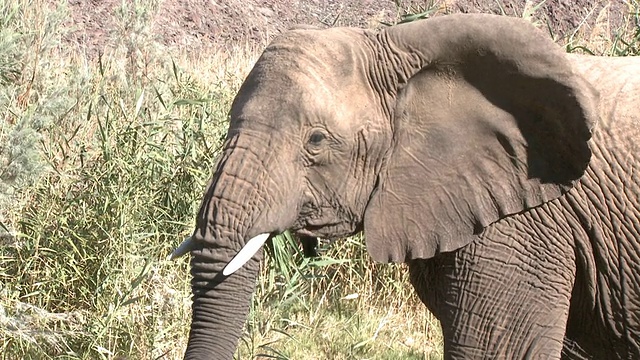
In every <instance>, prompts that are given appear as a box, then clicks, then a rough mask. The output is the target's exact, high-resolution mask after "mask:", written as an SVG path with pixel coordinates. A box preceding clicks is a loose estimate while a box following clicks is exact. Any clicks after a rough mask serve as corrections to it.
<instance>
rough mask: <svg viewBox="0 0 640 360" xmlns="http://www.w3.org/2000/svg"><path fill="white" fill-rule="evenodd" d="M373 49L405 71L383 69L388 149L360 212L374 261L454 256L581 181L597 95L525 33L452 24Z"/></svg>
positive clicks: (413, 29)
mask: <svg viewBox="0 0 640 360" xmlns="http://www.w3.org/2000/svg"><path fill="white" fill-rule="evenodd" d="M379 38H380V39H384V41H385V42H386V46H389V47H392V48H393V53H394V56H396V61H390V63H394V64H395V65H394V66H400V67H402V64H403V63H404V64H409V63H410V65H407V67H405V68H402V69H400V70H398V69H393V71H395V72H396V76H397V80H398V81H397V86H396V89H395V90H396V91H397V96H396V101H395V105H394V108H395V110H394V111H393V114H394V115H393V119H392V122H393V124H392V125H393V126H392V127H393V129H394V130H393V131H394V144H393V145H392V148H391V149H390V151H389V154H388V158H387V159H386V164H385V168H384V169H383V171H382V172H381V174H380V178H379V182H378V187H377V188H376V190H375V191H374V193H373V194H372V197H371V199H370V201H369V204H368V205H367V209H366V212H365V219H364V231H365V235H366V239H367V248H368V249H369V253H370V254H371V256H372V257H373V258H374V259H375V260H377V261H381V262H388V261H395V262H401V261H408V260H411V259H417V258H430V257H433V256H434V255H436V254H438V253H441V252H447V251H453V250H456V249H458V248H460V247H462V246H465V245H467V244H468V243H470V242H471V241H473V240H474V239H475V238H477V237H478V236H479V235H481V233H482V231H483V229H484V228H485V227H487V226H488V225H490V224H492V223H494V222H496V221H498V220H499V219H501V218H503V217H505V216H508V215H511V214H515V213H519V212H522V211H526V210H528V209H531V208H533V207H536V206H539V205H541V204H543V203H545V202H547V201H550V200H553V199H555V198H557V197H559V196H561V195H562V194H563V193H565V192H566V191H568V190H569V189H570V188H571V187H572V185H573V183H574V182H575V181H576V180H577V179H579V178H580V177H581V176H582V174H583V173H584V171H585V169H586V167H587V165H588V163H589V159H590V156H591V151H590V149H589V147H588V144H587V142H588V140H589V139H590V136H591V128H592V126H593V125H594V124H595V122H596V113H595V110H594V106H595V101H596V98H597V96H596V95H595V93H594V91H593V90H592V88H591V87H590V86H589V85H588V84H587V83H586V82H585V81H583V80H582V79H581V78H580V77H579V76H578V75H576V74H574V73H573V71H572V68H571V66H570V64H569V62H568V60H567V58H566V56H565V54H564V52H563V51H562V50H561V49H560V48H559V47H557V46H555V44H553V43H552V42H551V41H550V40H548V39H546V38H545V37H544V36H543V35H541V34H540V33H539V32H538V31H537V30H536V29H535V28H534V27H533V26H531V25H530V24H528V23H526V22H524V21H522V20H516V19H511V18H506V17H494V16H488V15H456V16H447V17H442V18H436V19H432V20H425V21H423V22H418V23H414V24H408V25H403V26H398V27H396V29H394V28H391V29H390V30H389V33H387V34H381V36H380V37H379ZM427 45H428V46H427ZM416 58H417V59H419V61H416V60H415V59H416ZM403 59H410V60H411V61H405V60H403ZM416 62H419V63H420V66H418V67H417V68H416V69H413V70H411V69H410V68H409V67H410V66H415V65H414V64H416ZM398 64H400V65H398ZM403 75H404V77H405V78H406V79H407V80H405V81H402V77H403Z"/></svg>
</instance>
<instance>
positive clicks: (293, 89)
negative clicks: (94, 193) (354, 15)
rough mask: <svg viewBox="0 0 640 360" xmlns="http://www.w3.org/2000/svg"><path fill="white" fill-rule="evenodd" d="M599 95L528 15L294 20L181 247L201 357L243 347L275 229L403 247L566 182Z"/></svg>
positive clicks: (464, 239) (252, 77)
mask: <svg viewBox="0 0 640 360" xmlns="http://www.w3.org/2000/svg"><path fill="white" fill-rule="evenodd" d="M595 96H596V95H595V94H594V91H593V90H592V89H591V88H590V87H589V86H588V85H587V83H586V82H585V81H584V80H583V79H582V78H581V77H580V76H578V75H577V74H575V73H574V71H573V69H572V67H571V64H570V62H569V61H568V60H567V57H566V55H565V54H564V52H563V51H562V49H561V48H559V47H557V46H556V45H555V44H554V43H553V42H551V41H550V40H549V39H547V38H546V37H545V36H544V35H543V34H541V33H540V32H538V30H536V29H535V28H534V27H533V26H532V25H530V24H529V23H527V22H526V21H524V20H520V19H514V18H507V17H497V16H491V15H451V16H445V17H439V18H434V19H429V20H424V21H420V22H415V23H409V24H404V25H399V26H395V27H390V28H387V29H384V30H382V31H379V32H372V31H367V30H360V29H351V28H334V29H326V30H317V29H308V28H307V29H299V30H292V31H289V32H287V33H285V34H283V35H281V36H280V37H279V38H277V39H276V40H275V41H274V42H273V43H271V44H270V45H269V46H268V47H267V48H266V50H265V51H264V53H263V54H262V56H261V57H260V59H259V60H258V61H257V63H256V65H255V67H254V68H253V70H252V71H251V72H250V74H249V75H248V77H247V78H246V80H245V82H244V84H243V85H242V87H241V88H240V90H239V92H238V94H237V97H236V99H235V101H234V103H233V105H232V108H231V113H230V114H231V120H230V127H229V131H228V135H227V138H226V142H225V145H224V151H223V154H222V155H221V158H220V159H219V161H218V163H217V166H216V169H215V173H214V176H213V179H212V180H211V182H210V184H209V185H208V187H207V190H206V192H205V195H204V200H203V202H202V205H201V208H200V211H199V214H198V217H197V224H196V229H195V231H194V233H193V235H192V236H191V238H190V239H189V240H188V241H187V242H186V243H185V245H184V246H182V247H181V248H180V249H179V250H177V251H176V255H179V254H180V253H184V252H187V251H190V252H191V256H192V258H191V274H192V276H193V280H192V287H193V319H192V325H191V332H190V337H189V344H188V348H187V353H186V358H194V359H196V358H197V359H203V358H231V357H232V355H233V352H234V349H235V347H236V345H237V341H238V338H239V336H240V333H241V329H242V326H243V324H244V322H245V319H246V316H247V312H248V309H249V302H250V298H251V294H252V292H253V289H254V286H255V281H256V277H257V274H258V264H259V261H260V259H261V257H262V252H261V250H260V246H261V245H262V244H263V243H264V241H266V240H267V238H268V237H269V236H271V235H273V234H278V233H281V232H283V231H284V230H287V229H290V230H292V231H293V232H295V233H296V234H298V235H299V236H302V237H305V238H313V237H324V238H337V237H342V236H346V235H350V234H354V233H356V232H358V231H360V230H364V233H365V236H366V242H367V248H368V250H369V253H370V254H371V256H372V257H373V258H374V259H375V260H378V261H382V262H388V261H396V262H402V261H409V260H411V259H416V258H430V257H433V256H435V255H437V254H439V253H442V252H449V251H454V250H456V249H459V248H460V247H463V246H465V245H466V244H469V243H470V242H471V241H473V240H474V239H476V238H477V237H478V236H480V234H481V233H482V231H483V229H484V228H485V227H486V226H488V225H490V224H492V223H494V222H496V221H498V220H499V219H500V218H502V217H505V216H508V215H510V214H514V213H518V212H522V211H525V210H527V209H530V208H532V207H535V206H538V205H540V204H542V203H544V202H547V201H550V200H553V199H555V198H557V197H559V196H560V195H562V194H563V193H564V192H566V191H568V190H569V189H570V188H571V187H572V185H573V183H574V182H575V181H576V180H577V179H579V178H580V177H581V176H582V174H583V173H584V171H585V169H586V167H587V165H588V163H589V159H590V156H591V151H590V149H589V146H588V141H589V139H590V137H591V129H592V127H593V125H594V122H595V121H596V120H595V119H596V115H595V111H594V108H593V105H592V104H593V103H594V98H595ZM254 254H255V255H254ZM236 270H237V271H236Z"/></svg>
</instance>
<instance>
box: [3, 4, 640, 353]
mask: <svg viewBox="0 0 640 360" xmlns="http://www.w3.org/2000/svg"><path fill="white" fill-rule="evenodd" d="M65 4H66V2H60V3H59V4H56V3H52V2H51V1H44V0H0V109H1V110H0V225H1V226H0V354H2V355H0V357H1V358H2V359H49V358H56V359H57V358H60V359H113V358H117V357H120V356H124V357H126V358H132V359H154V358H163V359H178V358H181V355H182V351H183V349H184V347H185V345H186V338H187V334H188V325H189V317H190V305H191V301H190V288H189V275H188V274H189V271H188V260H187V259H186V258H185V259H181V260H179V261H173V262H172V261H168V260H167V259H166V257H167V255H168V254H170V252H171V251H172V249H173V248H174V247H175V246H176V245H177V244H179V243H180V242H181V240H182V239H183V238H184V237H185V236H187V235H188V234H189V232H190V231H191V230H192V227H193V219H194V215H195V212H196V211H197V207H198V205H199V201H200V198H201V196H202V191H203V189H204V187H205V185H206V181H207V180H208V179H209V178H210V176H211V171H212V163H213V162H214V160H215V158H216V156H217V154H218V153H219V151H220V146H221V142H222V139H223V137H224V135H225V132H226V127H227V121H228V118H227V111H228V109H229V106H230V103H231V101H232V99H233V96H234V94H235V92H236V91H237V89H238V87H239V85H240V83H241V81H242V79H243V78H244V76H245V74H246V73H247V71H248V70H249V69H250V67H251V64H252V63H253V61H255V59H256V55H257V54H258V51H257V50H256V49H252V48H251V47H250V46H249V45H247V44H241V45H239V46H238V48H237V49H234V51H232V52H231V55H224V54H221V53H208V54H201V56H197V55H193V54H191V55H185V54H173V56H172V54H171V52H170V51H168V50H167V49H165V48H163V47H161V46H160V45H158V44H157V43H156V42H155V41H154V40H153V37H152V33H151V30H150V26H149V19H150V16H151V14H152V13H153V12H154V11H156V9H157V7H158V2H157V1H154V0H135V1H133V2H123V3H122V7H121V9H120V11H119V12H118V13H117V19H116V20H117V21H118V23H119V25H120V26H119V27H118V28H119V29H120V30H119V31H120V32H119V33H118V34H116V35H115V36H118V38H119V40H120V41H119V42H118V46H117V47H116V48H115V49H112V50H110V51H108V52H106V53H104V54H103V55H102V56H100V57H98V59H97V60H93V61H90V60H89V59H88V58H87V56H86V55H85V54H83V53H81V52H79V51H71V50H73V49H71V50H70V49H69V46H68V45H66V44H65V43H64V41H63V39H64V37H65V35H66V34H65V31H66V29H67V27H66V26H64V20H65V19H67V18H68V15H69V14H68V12H67V9H66V8H65ZM413 12H414V13H417V14H420V16H418V17H424V16H427V15H429V14H431V10H430V9H418V10H414V11H413ZM408 18H409V17H405V18H404V19H405V20H406V19H408ZM630 19H632V20H633V19H635V21H637V19H638V14H637V12H636V13H635V17H633V16H630ZM633 26H634V24H633V23H632V24H631V27H630V28H631V29H632V30H631V32H626V33H621V34H620V36H618V37H617V38H616V39H615V41H614V42H611V41H609V42H608V43H606V44H609V45H608V46H609V48H608V49H609V50H607V49H606V47H603V46H600V45H601V44H605V42H604V41H600V40H598V42H597V44H598V46H600V47H599V48H598V49H595V50H593V49H594V48H593V47H591V46H590V43H584V42H581V41H578V40H575V39H571V40H572V41H570V45H569V48H568V49H570V50H574V49H582V50H589V49H592V50H590V51H592V52H597V53H613V54H617V55H631V54H638V52H639V47H638V44H639V43H640V41H639V40H640V27H639V26H638V24H637V22H636V23H635V28H633ZM579 35H580V34H578V33H576V39H578V38H579ZM582 39H584V38H582ZM323 247H324V249H322V253H323V254H324V256H323V257H321V258H319V259H312V260H310V259H304V258H303V257H302V255H301V253H300V250H299V248H298V245H297V244H296V241H295V240H294V239H293V238H291V237H290V236H288V235H286V234H285V235H284V236H281V237H279V238H277V239H275V240H274V243H273V246H271V247H270V250H269V251H268V256H267V259H266V261H265V264H264V266H263V268H262V271H261V277H260V281H259V283H258V289H257V292H256V294H255V296H254V301H253V305H252V311H251V315H250V319H249V322H248V324H247V327H246V329H245V334H244V337H243V339H242V341H241V343H240V346H239V349H238V352H237V357H238V358H239V359H247V358H253V357H256V356H259V355H260V354H262V355H264V356H268V357H273V358H279V359H287V358H292V359H299V358H305V359H314V358H316V359H326V358H334V359H343V358H344V359H346V358H349V359H351V358H376V359H396V358H403V359H424V358H439V357H441V351H442V340H441V336H440V332H439V326H438V324H437V321H436V320H435V319H434V318H433V316H432V315H430V314H429V313H428V312H427V311H426V310H425V309H424V307H423V306H422V305H421V304H420V303H419V301H418V300H417V298H416V297H415V296H414V295H413V294H412V289H411V288H410V286H409V285H408V282H407V280H406V277H407V273H406V269H405V267H404V266H403V265H378V264H374V263H373V262H372V261H370V260H369V258H368V256H367V255H366V254H365V253H366V249H365V246H364V244H363V241H362V239H361V237H360V236H356V237H352V238H349V239H346V240H344V241H339V242H336V243H335V244H333V245H329V244H323Z"/></svg>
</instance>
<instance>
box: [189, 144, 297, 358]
mask: <svg viewBox="0 0 640 360" xmlns="http://www.w3.org/2000/svg"><path fill="white" fill-rule="evenodd" d="M251 143H253V144H254V147H255V140H254V141H252V140H251V139H248V138H246V139H242V138H240V136H230V137H229V138H228V141H227V144H226V146H225V152H224V153H223V155H222V157H221V159H220V161H219V163H218V165H217V168H216V172H215V176H214V178H213V180H212V181H211V183H210V184H209V186H208V189H207V191H206V193H205V196H204V200H203V202H202V205H201V207H200V211H199V214H198V218H197V224H196V229H195V231H194V233H193V235H192V236H191V241H192V245H191V246H192V247H191V275H192V277H193V279H192V282H191V285H192V291H193V305H192V323H191V331H190V333H189V342H188V345H187V350H186V353H185V359H231V358H232V357H233V353H234V351H235V348H236V346H237V344H238V339H239V338H240V335H241V331H242V327H243V325H244V323H245V320H246V318H247V315H248V312H249V306H250V302H251V296H252V294H253V291H254V289H255V285H256V279H257V276H258V271H259V264H260V260H261V259H262V254H263V252H262V250H261V249H260V250H258V252H257V253H256V255H253V253H251V254H250V255H249V256H250V257H251V258H250V259H249V260H248V261H247V262H246V263H245V264H244V265H242V266H240V267H239V268H238V269H237V271H235V272H232V273H230V272H229V267H227V265H229V262H230V261H231V260H232V259H234V257H235V256H236V255H237V254H238V253H239V252H240V250H241V249H242V248H243V247H244V246H245V245H246V244H247V243H248V241H249V239H251V238H254V237H257V236H256V235H260V234H265V233H267V234H272V233H277V232H279V231H281V230H283V229H285V228H286V226H287V225H288V224H285V223H287V222H291V221H292V219H294V218H295V214H294V211H295V206H286V205H288V204H276V203H274V201H273V198H270V195H273V194H280V193H281V192H282V191H284V190H283V188H284V189H290V188H291V186H290V185H291V184H287V183H281V182H275V181H272V180H271V179H272V178H273V173H274V172H275V173H277V169H278V165H279V164H277V163H276V162H275V161H274V163H273V164H272V166H270V167H267V166H265V163H264V162H261V161H260V160H259V159H258V158H257V157H256V156H257V155H256V152H255V151H251V150H249V149H250V147H249V144H251ZM267 169H271V170H267ZM282 187H283V188H282ZM276 199H277V198H276ZM283 205H285V206H283ZM262 239H266V236H264V237H262ZM245 253H246V251H245ZM252 255H253V256H252ZM225 268H226V269H225Z"/></svg>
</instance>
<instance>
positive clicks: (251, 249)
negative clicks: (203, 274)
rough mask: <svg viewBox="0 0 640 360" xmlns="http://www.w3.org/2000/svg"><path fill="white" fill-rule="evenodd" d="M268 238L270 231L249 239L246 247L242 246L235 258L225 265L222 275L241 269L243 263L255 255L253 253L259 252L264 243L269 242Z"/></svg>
mask: <svg viewBox="0 0 640 360" xmlns="http://www.w3.org/2000/svg"><path fill="white" fill-rule="evenodd" d="M268 238H269V233H264V234H260V235H257V236H255V237H253V238H251V240H249V241H247V243H246V244H244V247H242V249H240V251H238V253H237V254H236V256H234V257H233V259H231V261H229V263H228V264H227V266H225V267H224V270H222V275H224V276H229V275H231V274H233V273H234V272H236V271H237V270H238V269H240V268H241V267H242V265H244V264H246V263H247V261H249V260H250V259H251V258H252V257H253V255H255V253H257V252H258V250H260V248H261V247H262V245H264V243H265V242H267V239H268Z"/></svg>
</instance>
